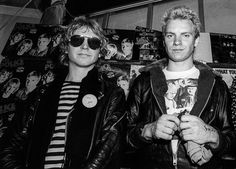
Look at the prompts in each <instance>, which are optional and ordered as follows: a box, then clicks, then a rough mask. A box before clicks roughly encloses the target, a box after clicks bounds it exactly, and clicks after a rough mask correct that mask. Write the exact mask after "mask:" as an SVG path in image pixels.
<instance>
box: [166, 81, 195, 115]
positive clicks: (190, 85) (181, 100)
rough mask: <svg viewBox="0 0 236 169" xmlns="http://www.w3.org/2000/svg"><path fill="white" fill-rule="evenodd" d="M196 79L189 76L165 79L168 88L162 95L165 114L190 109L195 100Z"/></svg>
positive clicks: (188, 110)
mask: <svg viewBox="0 0 236 169" xmlns="http://www.w3.org/2000/svg"><path fill="white" fill-rule="evenodd" d="M197 81H198V80H197V79H191V78H179V79H170V80H167V86H168V90H167V92H166V94H165V95H164V98H165V103H166V110H167V114H174V113H177V114H179V113H181V112H183V111H185V110H186V111H187V113H189V112H190V111H191V109H192V107H193V105H194V104H195V102H196V101H197Z"/></svg>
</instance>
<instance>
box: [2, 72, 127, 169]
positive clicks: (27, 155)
mask: <svg viewBox="0 0 236 169" xmlns="http://www.w3.org/2000/svg"><path fill="white" fill-rule="evenodd" d="M64 77H65V76H63V78H60V79H59V80H58V79H57V80H55V81H54V82H53V84H51V85H50V86H49V87H48V88H47V89H46V91H45V92H44V94H43V95H42V96H41V97H40V99H41V100H40V101H39V102H38V101H36V102H35V105H34V106H31V108H30V109H25V108H24V110H23V111H18V112H17V114H16V116H15V119H14V122H13V125H12V126H10V127H9V128H8V131H7V132H6V134H5V135H4V137H3V139H2V140H1V145H0V147H1V148H0V168H1V169H42V168H43V165H44V158H45V153H46V151H47V149H48V145H49V143H50V139H51V136H52V134H53V129H54V126H55V120H56V114H57V106H58V100H59V95H60V90H61V87H62V84H63V82H64V79H65V78H64ZM41 91H42V90H41ZM86 94H93V95H94V96H96V98H97V100H98V102H97V104H96V106H95V107H93V108H86V107H85V106H83V104H82V98H83V96H85V95H86ZM124 104H125V95H124V92H123V90H122V89H121V88H119V87H115V86H114V85H111V84H110V83H109V82H107V81H105V80H104V79H103V78H102V76H101V74H100V73H98V71H97V69H96V68H94V69H93V70H91V71H90V72H89V73H88V75H87V76H86V77H85V78H84V79H83V81H82V83H81V85H80V93H79V98H78V100H77V102H76V104H75V106H74V109H73V111H72V112H71V113H70V116H69V118H68V124H67V129H66V150H65V153H66V158H65V159H66V160H65V165H64V167H63V168H66V169H82V168H83V169H103V168H107V169H108V168H110V169H113V168H119V165H116V164H118V159H116V158H115V157H118V156H117V155H118V153H119V149H120V138H121V133H122V130H123V124H122V123H123V119H124V118H123V117H124V107H125V106H124ZM21 107H22V105H21ZM24 107H27V108H28V106H24ZM30 111H33V112H35V114H34V115H33V116H32V115H29V114H32V113H29V112H30ZM81 112H84V113H95V114H96V116H95V120H94V124H93V126H92V132H91V133H92V134H91V140H90V142H89V143H88V144H87V145H88V146H87V147H88V148H87V149H86V150H87V151H86V152H83V153H84V157H78V156H77V154H81V152H80V151H82V150H81V149H79V148H78V143H79V142H80V138H78V136H77V135H78V134H79V133H78V128H77V126H78V123H79V119H80V113H81ZM29 121H30V122H29ZM29 123H32V124H31V125H29ZM85 128H86V127H85ZM82 146H83V145H82ZM81 158H82V160H81ZM79 161H80V162H79ZM81 161H82V162H81ZM81 163H82V164H81Z"/></svg>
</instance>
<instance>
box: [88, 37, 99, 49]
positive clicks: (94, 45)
mask: <svg viewBox="0 0 236 169" xmlns="http://www.w3.org/2000/svg"><path fill="white" fill-rule="evenodd" d="M88 45H89V47H90V48H91V49H93V50H96V49H98V48H100V47H101V41H100V40H99V39H98V38H95V37H94V38H88Z"/></svg>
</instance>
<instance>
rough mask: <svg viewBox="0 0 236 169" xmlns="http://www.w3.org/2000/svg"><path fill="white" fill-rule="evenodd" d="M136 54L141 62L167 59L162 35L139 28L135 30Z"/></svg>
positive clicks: (155, 31)
mask: <svg viewBox="0 0 236 169" xmlns="http://www.w3.org/2000/svg"><path fill="white" fill-rule="evenodd" d="M134 53H135V54H136V55H138V57H139V60H144V61H154V60H159V59H162V58H164V57H165V48H164V46H163V37H162V33H161V32H160V31H157V30H152V29H148V28H144V27H140V26H137V27H136V29H135V47H134Z"/></svg>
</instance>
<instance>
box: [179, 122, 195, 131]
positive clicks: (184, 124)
mask: <svg viewBox="0 0 236 169" xmlns="http://www.w3.org/2000/svg"><path fill="white" fill-rule="evenodd" d="M191 127H192V125H191V123H190V122H182V121H181V123H180V124H179V128H180V130H185V129H189V128H191Z"/></svg>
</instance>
